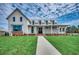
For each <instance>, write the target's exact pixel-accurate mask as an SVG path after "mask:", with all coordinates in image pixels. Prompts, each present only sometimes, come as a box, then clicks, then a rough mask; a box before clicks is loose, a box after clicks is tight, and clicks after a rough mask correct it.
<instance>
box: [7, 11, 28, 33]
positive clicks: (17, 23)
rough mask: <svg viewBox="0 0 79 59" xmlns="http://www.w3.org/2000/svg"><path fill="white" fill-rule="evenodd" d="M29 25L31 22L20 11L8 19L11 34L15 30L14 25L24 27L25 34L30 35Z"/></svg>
mask: <svg viewBox="0 0 79 59" xmlns="http://www.w3.org/2000/svg"><path fill="white" fill-rule="evenodd" d="M13 17H15V22H13ZM20 17H22V22H20ZM28 24H29V21H28V20H27V19H26V18H25V17H24V16H23V15H22V14H21V13H20V12H19V11H15V12H14V13H13V14H12V15H11V16H10V17H9V19H8V25H9V32H10V33H11V31H12V30H13V29H12V25H22V31H23V33H25V34H28V32H29V31H28Z"/></svg>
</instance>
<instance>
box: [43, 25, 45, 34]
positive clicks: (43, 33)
mask: <svg viewBox="0 0 79 59" xmlns="http://www.w3.org/2000/svg"><path fill="white" fill-rule="evenodd" d="M42 31H43V34H45V32H44V31H45V29H44V26H43V29H42Z"/></svg>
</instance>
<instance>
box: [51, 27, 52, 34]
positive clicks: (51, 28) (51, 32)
mask: <svg viewBox="0 0 79 59" xmlns="http://www.w3.org/2000/svg"><path fill="white" fill-rule="evenodd" d="M51 34H52V26H51Z"/></svg>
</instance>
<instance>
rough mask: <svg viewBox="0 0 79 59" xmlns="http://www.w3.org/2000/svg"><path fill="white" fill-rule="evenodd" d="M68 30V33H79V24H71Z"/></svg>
mask: <svg viewBox="0 0 79 59" xmlns="http://www.w3.org/2000/svg"><path fill="white" fill-rule="evenodd" d="M66 32H67V33H79V25H77V26H75V25H72V26H69V27H68V28H67V29H66Z"/></svg>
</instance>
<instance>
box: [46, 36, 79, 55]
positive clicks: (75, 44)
mask: <svg viewBox="0 0 79 59" xmlns="http://www.w3.org/2000/svg"><path fill="white" fill-rule="evenodd" d="M46 38H47V40H48V41H49V42H50V43H51V44H53V45H54V46H55V48H56V49H58V50H59V52H60V53H61V54H63V55H79V36H46Z"/></svg>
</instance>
